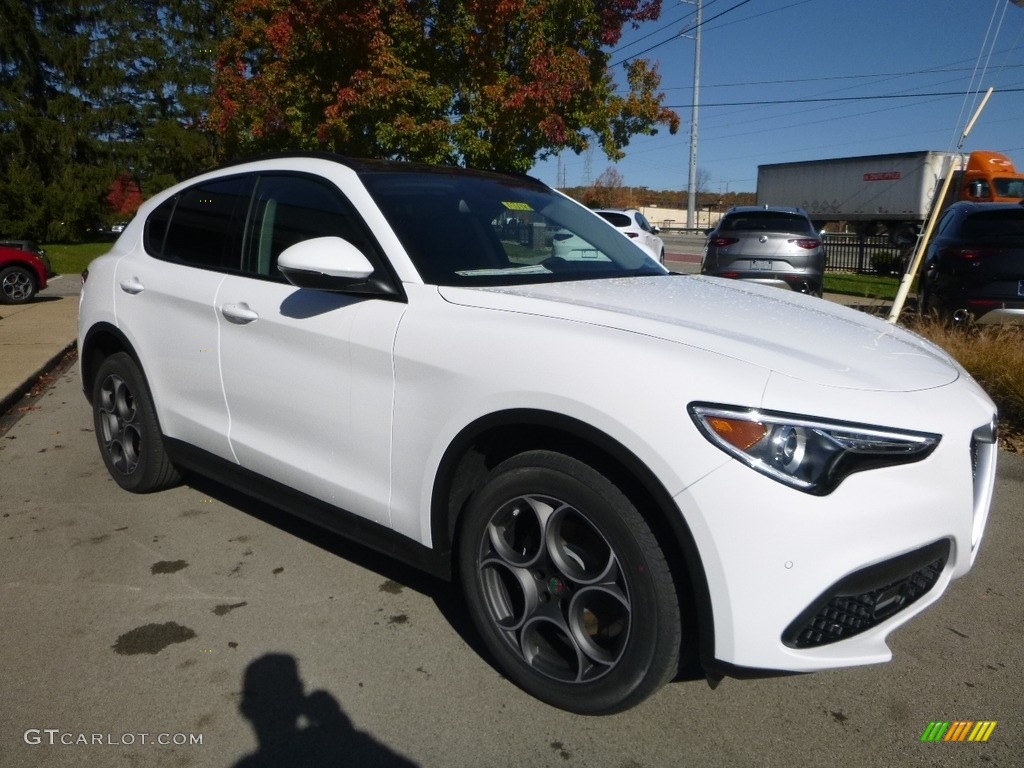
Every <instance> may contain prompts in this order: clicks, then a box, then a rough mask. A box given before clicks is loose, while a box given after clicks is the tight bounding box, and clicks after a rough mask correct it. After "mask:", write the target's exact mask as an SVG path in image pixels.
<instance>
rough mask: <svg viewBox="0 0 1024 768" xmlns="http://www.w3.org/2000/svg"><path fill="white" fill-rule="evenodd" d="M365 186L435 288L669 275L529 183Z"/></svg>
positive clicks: (372, 175)
mask: <svg viewBox="0 0 1024 768" xmlns="http://www.w3.org/2000/svg"><path fill="white" fill-rule="evenodd" d="M362 178H363V182H364V183H365V184H366V187H367V189H368V190H369V191H370V194H371V195H372V196H373V198H374V200H375V201H376V203H377V205H378V206H379V207H380V209H381V211H382V212H383V213H384V215H385V217H387V219H388V221H389V222H390V224H391V226H392V227H393V228H394V230H395V234H396V235H397V236H398V239H399V240H400V241H401V242H402V245H403V246H404V247H405V250H406V251H407V252H408V254H409V256H410V258H411V259H412V260H413V263H414V264H415V266H416V269H417V271H418V272H419V273H420V275H421V277H422V278H423V280H424V281H425V282H427V283H434V284H436V285H520V284H526V283H541V282H552V281H561V280H593V279H602V278H612V277H634V276H642V275H664V274H666V270H665V269H664V267H662V266H661V265H660V264H658V263H657V262H655V261H654V260H653V259H651V258H650V257H649V256H648V255H647V254H646V253H645V252H644V251H642V250H641V249H640V248H638V247H637V246H636V245H634V244H633V243H632V242H631V241H630V240H629V239H628V238H625V237H623V236H622V234H621V233H620V232H619V231H618V230H616V229H615V228H614V227H612V226H610V225H609V224H608V223H607V222H605V221H604V220H602V219H601V218H599V217H598V216H595V215H594V214H592V213H591V212H590V211H588V210H587V209H586V208H584V207H583V206H581V205H579V204H578V203H575V202H573V201H572V200H569V199H568V198H566V197H564V196H563V195H560V194H558V193H557V192H554V191H552V190H550V189H548V188H547V187H545V186H544V185H543V184H541V183H539V182H537V181H534V180H533V179H529V178H525V177H522V178H518V177H507V176H501V175H497V174H495V175H490V174H477V173H469V172H459V171H454V170H453V171H447V172H430V171H407V172H406V171H402V172H368V173H365V174H363V175H362Z"/></svg>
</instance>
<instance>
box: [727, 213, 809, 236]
mask: <svg viewBox="0 0 1024 768" xmlns="http://www.w3.org/2000/svg"><path fill="white" fill-rule="evenodd" d="M719 230H720V231H725V232H740V231H755V232H814V228H813V227H812V226H811V224H810V222H809V221H808V220H807V219H806V218H804V217H803V216H801V215H799V214H796V213H781V212H779V211H748V212H746V213H737V214H735V215H732V216H726V217H725V220H724V221H723V222H722V225H721V226H720V227H719Z"/></svg>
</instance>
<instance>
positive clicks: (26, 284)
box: [0, 266, 36, 304]
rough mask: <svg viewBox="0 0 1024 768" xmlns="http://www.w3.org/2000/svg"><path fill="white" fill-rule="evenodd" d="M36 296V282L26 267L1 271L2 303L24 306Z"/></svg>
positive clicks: (0, 296)
mask: <svg viewBox="0 0 1024 768" xmlns="http://www.w3.org/2000/svg"><path fill="white" fill-rule="evenodd" d="M35 295H36V280H35V278H34V277H33V276H32V273H31V272H29V271H28V270H27V269H25V268H24V267H18V266H10V267H5V268H4V269H2V270H0V303H2V304H24V303H25V302H26V301H29V300H30V299H31V298H32V297H33V296H35Z"/></svg>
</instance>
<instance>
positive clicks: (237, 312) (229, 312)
mask: <svg viewBox="0 0 1024 768" xmlns="http://www.w3.org/2000/svg"><path fill="white" fill-rule="evenodd" d="M220 313H221V314H222V315H224V317H225V318H227V320H228V322H229V323H234V324H235V325H246V324H248V323H252V322H255V321H256V320H259V319H260V316H259V314H258V313H256V312H254V311H252V310H251V309H249V305H248V304H246V303H245V302H244V301H243V302H240V303H238V304H223V305H222V306H221V308H220Z"/></svg>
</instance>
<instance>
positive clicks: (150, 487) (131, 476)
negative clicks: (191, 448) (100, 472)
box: [92, 352, 181, 493]
mask: <svg viewBox="0 0 1024 768" xmlns="http://www.w3.org/2000/svg"><path fill="white" fill-rule="evenodd" d="M92 409H93V423H94V424H95V427H96V440H97V442H98V443H99V446H100V453H101V454H102V455H103V462H104V463H105V464H106V465H107V471H109V472H110V475H111V477H113V478H114V480H115V481H116V482H117V484H118V485H120V486H121V487H122V488H124V489H125V490H126V491H132V492H134V493H149V492H150V491H158V490H162V489H164V488H168V487H170V486H172V485H175V484H177V483H178V482H180V480H181V477H180V475H179V474H178V471H177V470H176V469H175V467H174V465H173V464H172V463H171V460H170V459H169V458H168V456H167V452H166V451H165V450H164V444H163V435H161V433H160V424H159V422H158V421H157V418H156V410H155V409H154V408H153V400H152V398H151V397H150V394H149V388H148V387H147V386H146V381H145V379H144V378H143V376H142V373H141V371H139V368H138V366H137V365H136V364H135V361H134V360H133V359H132V358H131V357H130V356H129V355H128V354H126V353H124V352H118V353H116V354H113V355H111V356H110V357H108V358H107V359H106V360H104V361H103V363H102V364H101V365H100V367H99V370H98V371H97V372H96V378H95V380H94V383H93V392H92Z"/></svg>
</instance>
